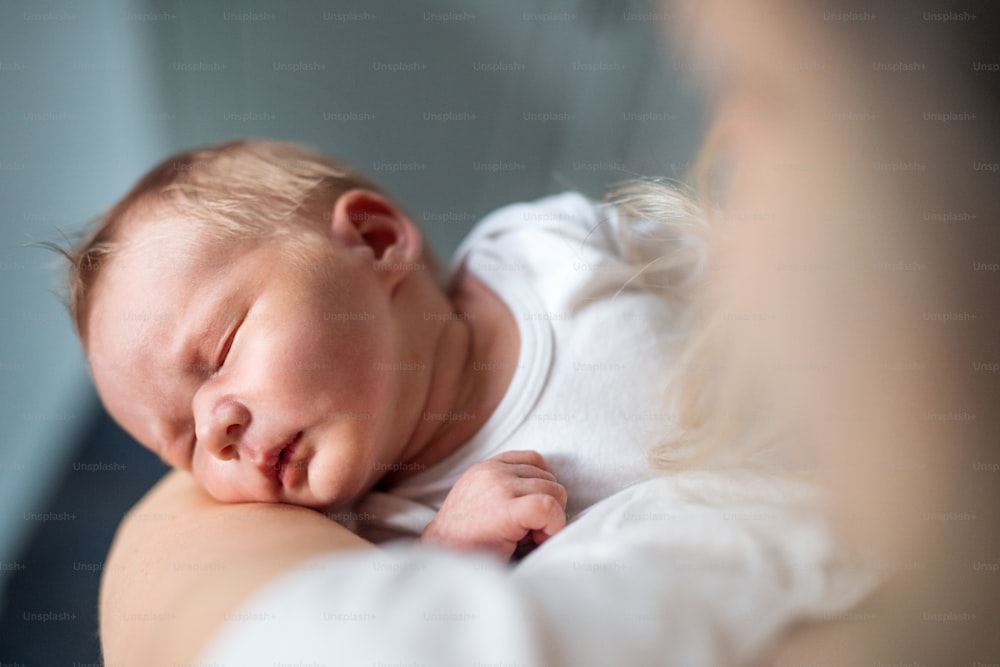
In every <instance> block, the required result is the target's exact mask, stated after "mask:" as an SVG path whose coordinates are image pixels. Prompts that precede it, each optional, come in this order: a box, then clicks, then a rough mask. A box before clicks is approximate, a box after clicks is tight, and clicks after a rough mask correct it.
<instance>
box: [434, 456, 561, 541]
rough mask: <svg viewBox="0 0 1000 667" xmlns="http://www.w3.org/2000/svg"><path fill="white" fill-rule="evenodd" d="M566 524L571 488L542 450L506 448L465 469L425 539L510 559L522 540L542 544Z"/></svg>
mask: <svg viewBox="0 0 1000 667" xmlns="http://www.w3.org/2000/svg"><path fill="white" fill-rule="evenodd" d="M565 525H566V489H565V488H564V487H563V485H562V484H560V483H559V482H558V481H556V477H555V475H553V474H552V473H551V472H550V471H549V469H548V467H547V466H546V465H545V460H544V459H543V458H542V455H541V454H539V453H538V452H532V451H515V452H504V453H503V454H499V455H497V456H495V457H493V458H491V459H487V460H486V461H483V462H481V463H477V464H476V465H474V466H472V467H471V468H469V469H468V470H466V471H465V473H464V474H463V475H462V476H461V477H460V478H459V479H458V482H456V483H455V486H454V487H452V489H451V491H450V492H449V493H448V496H447V497H446V498H445V499H444V504H443V505H442V506H441V509H440V510H439V511H438V513H437V516H435V517H434V520H433V521H431V522H430V523H429V524H428V525H427V527H426V528H425V529H424V532H423V535H421V538H420V539H421V541H423V542H426V543H430V544H440V545H443V546H446V547H451V548H455V549H466V550H485V551H491V552H493V553H495V554H497V555H499V556H501V557H502V558H504V559H505V560H509V559H510V557H511V556H512V555H513V553H514V551H515V549H516V548H517V546H518V544H519V543H520V542H521V541H522V540H525V539H526V538H528V537H530V538H531V540H532V541H533V542H534V543H535V544H541V543H542V542H544V541H545V540H547V539H548V538H550V537H552V536H553V535H555V534H556V533H558V532H559V531H560V530H562V529H563V527H565Z"/></svg>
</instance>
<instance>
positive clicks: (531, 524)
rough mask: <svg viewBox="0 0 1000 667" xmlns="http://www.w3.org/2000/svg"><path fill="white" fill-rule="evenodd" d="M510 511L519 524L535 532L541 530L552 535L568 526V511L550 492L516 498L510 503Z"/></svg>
mask: <svg viewBox="0 0 1000 667" xmlns="http://www.w3.org/2000/svg"><path fill="white" fill-rule="evenodd" d="M510 513H511V516H512V518H513V519H514V521H516V522H517V524H518V525H520V526H521V527H522V528H523V529H525V530H529V531H532V533H533V534H534V533H535V532H537V531H541V532H543V533H545V534H546V535H549V536H552V535H555V534H556V533H558V532H559V531H560V530H562V529H563V528H565V527H566V512H565V511H564V510H563V508H562V505H560V504H559V502H558V501H557V500H556V499H555V498H553V497H552V496H550V495H548V494H536V495H531V496H521V497H520V498H515V499H514V500H513V501H512V502H511V504H510Z"/></svg>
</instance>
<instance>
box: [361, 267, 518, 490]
mask: <svg viewBox="0 0 1000 667" xmlns="http://www.w3.org/2000/svg"><path fill="white" fill-rule="evenodd" d="M448 296H449V300H450V303H451V306H452V314H451V318H450V319H448V320H446V321H445V326H444V327H443V328H442V332H441V336H440V337H439V338H438V342H437V347H436V350H435V353H434V373H433V376H432V378H431V382H432V383H433V390H432V391H431V392H430V394H429V396H428V401H427V404H426V405H425V406H424V412H423V420H422V423H421V425H420V427H418V429H417V432H415V433H414V438H413V442H418V443H420V442H422V443H423V444H422V446H420V448H419V450H418V451H417V452H416V454H414V455H413V456H412V457H410V458H409V460H407V461H406V463H410V464H417V465H408V466H402V467H404V468H407V470H403V471H400V472H398V473H393V474H392V475H389V476H388V477H386V478H385V479H384V480H383V481H382V483H381V484H380V485H379V486H380V487H383V488H389V487H391V486H393V485H395V484H397V483H398V482H400V481H401V480H403V479H405V478H406V477H409V476H410V475H412V474H414V473H415V472H419V471H420V470H424V469H426V468H428V467H430V466H432V465H434V464H435V463H438V462H439V461H441V460H443V459H445V458H446V457H448V456H449V455H451V454H452V453H454V452H455V451H457V450H458V449H459V448H460V447H462V445H464V444H465V443H467V442H468V441H469V439H470V438H472V436H473V435H475V434H476V432H477V431H479V429H480V428H482V426H483V424H485V423H486V421H487V420H488V419H489V417H490V415H492V414H493V411H494V410H496V408H497V406H498V405H499V404H500V401H501V400H502V399H503V397H504V394H506V392H507V388H508V387H509V386H510V382H511V379H512V378H513V377H514V371H515V369H516V367H517V361H518V357H519V355H520V348H521V340H520V333H519V331H518V326H517V320H516V319H515V317H514V314H513V313H512V312H511V311H510V309H509V308H508V307H507V305H506V304H505V303H504V302H503V301H502V300H501V299H500V297H498V296H497V295H496V294H495V293H494V292H493V291H492V290H490V289H489V288H488V287H487V286H486V285H485V284H484V283H483V282H482V281H481V280H480V279H479V278H477V277H475V276H473V275H472V274H469V273H467V272H463V274H462V275H461V276H460V278H459V280H458V282H457V283H456V284H455V286H454V288H453V289H452V291H451V293H450V294H449V295H448ZM444 315H447V313H445V314H444Z"/></svg>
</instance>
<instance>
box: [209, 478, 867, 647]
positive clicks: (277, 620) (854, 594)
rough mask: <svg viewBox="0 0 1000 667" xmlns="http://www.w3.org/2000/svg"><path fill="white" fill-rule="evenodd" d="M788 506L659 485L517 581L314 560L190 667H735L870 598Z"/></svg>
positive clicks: (812, 525) (488, 567) (480, 565)
mask: <svg viewBox="0 0 1000 667" xmlns="http://www.w3.org/2000/svg"><path fill="white" fill-rule="evenodd" d="M688 482H690V480H688ZM692 490H694V491H695V492H696V493H693V491H692ZM706 491H707V492H706ZM772 495H773V493H772ZM727 496H728V497H727ZM799 506H800V505H799V504H798V503H786V502H784V501H781V502H775V501H774V500H773V499H768V498H766V497H764V496H762V495H761V494H759V493H758V494H757V495H756V497H753V496H749V495H747V494H740V493H734V492H733V489H732V487H731V486H729V485H724V484H721V483H714V488H713V483H709V484H708V486H706V485H705V484H703V483H701V482H697V480H696V483H695V484H694V485H693V486H692V485H691V484H689V483H688V484H687V485H686V486H685V485H684V484H678V483H677V481H676V480H666V479H663V480H660V479H657V480H652V481H651V482H648V483H643V484H640V485H637V486H636V487H632V488H631V489H628V490H626V491H624V492H622V493H620V494H618V495H617V496H614V497H612V498H610V499H608V500H607V501H605V502H603V503H600V504H599V505H598V506H595V508H594V509H593V510H592V511H590V512H588V513H586V514H585V515H584V516H583V517H581V518H580V519H579V520H578V521H577V522H575V523H574V524H573V525H571V526H570V527H569V528H567V529H566V530H564V531H563V532H562V533H560V534H559V535H557V536H556V537H555V538H553V539H552V540H550V541H549V542H548V543H546V544H545V545H544V546H543V547H541V548H540V549H538V550H536V552H535V553H533V554H532V555H530V556H529V557H528V558H527V559H526V560H525V561H524V562H523V563H522V564H521V565H519V566H518V567H516V568H514V569H508V568H506V567H505V566H503V565H502V564H500V563H497V562H495V561H493V560H489V559H487V558H485V557H471V556H463V555H459V554H454V553H446V552H442V551H434V550H430V549H425V548H419V547H409V548H402V549H397V550H387V551H383V552H378V553H370V552H369V553H356V554H350V555H339V556H338V555H333V556H329V557H323V558H319V559H316V560H313V561H310V562H308V563H305V564H303V565H302V566H300V567H299V568H297V569H296V570H295V571H293V572H291V573H289V574H287V575H285V576H283V577H281V578H280V579H278V580H276V581H274V582H272V583H271V584H269V585H267V586H266V587H265V588H264V589H263V590H261V591H260V592H259V593H258V594H256V595H255V596H254V598H253V599H252V600H251V601H250V602H249V603H247V604H246V605H245V606H244V607H243V608H242V609H241V610H240V611H238V612H235V613H233V614H231V615H230V616H229V618H228V619H227V623H226V624H225V626H224V628H223V629H222V631H221V632H220V633H219V634H218V635H217V636H216V638H215V639H214V641H213V642H212V644H211V645H210V646H209V647H208V648H207V649H206V651H205V652H204V653H203V655H202V656H201V657H200V661H201V662H200V663H199V664H225V665H268V666H269V667H273V666H274V665H276V664H290V665H365V666H367V667H372V666H373V665H383V664H384V665H467V666H471V665H483V666H485V665H525V666H526V665H538V666H543V665H574V666H579V665H609V664H620V665H659V664H669V665H725V664H740V663H743V662H745V661H747V660H750V659H752V658H754V657H755V656H757V655H758V654H759V652H760V651H761V650H762V649H764V648H765V647H766V646H767V644H768V643H769V642H771V641H773V640H774V639H775V638H776V637H777V636H778V634H779V633H780V632H781V631H783V630H784V629H786V628H787V627H788V626H789V625H790V624H791V623H793V622H795V621H797V620H800V619H804V618H816V617H824V616H830V615H834V614H837V613H841V612H843V611H846V610H847V609H849V608H850V607H851V606H853V605H854V604H856V603H857V602H858V601H859V600H860V599H861V598H862V597H863V596H864V595H865V594H867V592H869V591H870V590H871V588H872V586H873V585H874V583H875V578H874V577H873V576H871V571H870V570H863V569H857V568H856V567H855V566H854V565H853V564H852V563H851V562H849V561H847V560H845V559H844V558H843V555H842V554H840V553H839V552H838V550H837V548H836V546H835V544H834V542H833V541H832V539H831V535H830V533H829V531H828V530H827V529H826V527H825V524H824V523H823V522H822V521H819V520H818V518H817V517H816V516H815V515H812V514H810V513H808V512H804V511H801V510H799V509H797V507H799Z"/></svg>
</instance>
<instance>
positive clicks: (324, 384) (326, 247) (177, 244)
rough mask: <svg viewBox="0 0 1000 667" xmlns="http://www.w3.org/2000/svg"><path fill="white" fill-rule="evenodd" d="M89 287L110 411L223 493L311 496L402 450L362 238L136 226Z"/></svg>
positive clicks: (99, 370)
mask: <svg viewBox="0 0 1000 667" xmlns="http://www.w3.org/2000/svg"><path fill="white" fill-rule="evenodd" d="M143 225H144V226H143V227H141V228H139V229H137V230H132V231H130V232H127V233H126V238H128V239H130V240H139V241H140V243H139V244H138V245H137V247H134V248H133V249H131V250H129V251H128V252H126V253H123V254H121V255H117V256H115V257H114V258H113V259H112V260H111V263H110V264H109V265H108V266H107V267H105V269H104V271H105V272H104V273H103V274H102V275H101V277H100V279H99V281H98V283H97V286H96V292H95V301H94V304H93V309H92V312H91V317H90V321H89V326H88V332H89V351H90V359H91V366H92V370H93V374H94V379H95V383H96V385H97V388H98V392H99V393H100V395H101V398H102V400H103V401H104V404H105V406H106V407H107V408H108V410H109V412H110V413H111V414H112V416H113V417H114V418H115V419H116V420H117V421H118V422H119V423H120V424H121V425H122V426H123V427H124V428H125V429H126V430H127V431H128V432H129V433H131V434H132V436H133V437H135V438H136V439H137V440H138V441H139V442H140V443H142V444H143V445H144V446H146V447H147V448H149V449H151V450H152V451H154V452H155V453H157V454H158V455H159V456H160V457H161V458H162V459H163V460H164V461H166V462H167V463H168V464H169V465H172V466H175V467H177V468H183V469H187V470H190V471H191V472H192V473H193V475H194V476H195V477H196V478H197V480H198V481H199V482H200V483H201V484H202V486H204V488H205V489H206V490H207V491H208V492H209V493H211V494H212V495H213V496H215V497H216V498H218V499H219V500H223V501H264V502H287V503H294V504H299V505H306V506H313V507H321V506H328V505H331V504H337V503H344V502H348V501H350V500H353V499H354V498H356V497H358V496H359V495H361V494H363V493H364V492H366V491H367V490H368V489H370V488H371V487H372V486H373V485H374V483H375V482H376V481H377V480H378V479H379V478H380V477H381V476H383V475H384V473H383V472H380V471H383V470H386V469H388V466H387V465H386V464H388V463H390V462H393V461H399V460H400V459H399V457H400V455H401V452H400V451H399V449H400V448H401V447H400V446H398V445H393V444H392V443H393V442H395V441H397V440H398V438H397V437H396V434H391V433H388V432H387V427H386V426H384V425H385V424H387V423H391V422H392V421H393V420H392V419H384V418H383V417H385V416H386V415H392V414H393V411H394V410H396V409H397V408H400V407H401V406H400V405H398V403H399V402H400V400H405V396H404V397H403V398H402V399H401V398H400V394H406V392H401V391H399V389H398V387H394V386H393V382H394V381H395V380H396V377H395V376H396V375H398V374H393V373H386V372H380V371H379V370H378V369H379V363H378V362H391V361H393V352H394V350H393V329H394V327H395V326H396V325H395V324H394V320H393V317H392V312H391V308H390V297H389V295H388V294H387V290H386V289H385V287H384V285H382V284H381V283H380V282H379V280H378V276H377V274H376V273H375V271H374V270H373V269H372V261H371V254H370V252H367V253H366V249H364V248H363V247H359V248H350V247H336V246H335V244H333V243H332V242H330V241H329V240H328V239H322V238H317V239H316V246H317V247H316V248H315V249H314V251H311V253H310V257H309V258H308V259H303V258H302V256H301V254H300V255H298V256H296V255H295V254H291V253H290V252H289V251H288V250H287V249H286V248H285V247H284V246H282V245H281V244H280V243H279V242H278V241H257V242H253V243H245V244H242V245H239V244H234V243H232V242H219V241H208V240H206V239H204V238H200V237H199V236H198V235H197V233H196V232H193V231H192V232H191V233H188V234H180V235H179V234H178V232H177V224H176V223H174V224H173V225H170V226H168V225H167V224H166V223H164V222H152V223H143Z"/></svg>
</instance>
